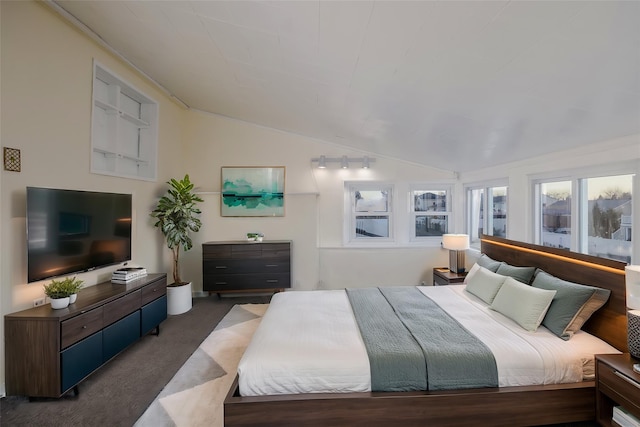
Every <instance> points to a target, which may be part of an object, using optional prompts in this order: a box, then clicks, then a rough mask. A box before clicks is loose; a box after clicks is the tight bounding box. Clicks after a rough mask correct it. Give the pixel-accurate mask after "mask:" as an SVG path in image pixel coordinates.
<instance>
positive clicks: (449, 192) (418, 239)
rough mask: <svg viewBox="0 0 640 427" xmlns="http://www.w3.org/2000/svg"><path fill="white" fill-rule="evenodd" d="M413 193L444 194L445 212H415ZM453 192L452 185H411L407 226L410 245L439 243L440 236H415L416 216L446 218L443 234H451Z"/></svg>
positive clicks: (435, 183) (426, 183) (433, 183)
mask: <svg viewBox="0 0 640 427" xmlns="http://www.w3.org/2000/svg"><path fill="white" fill-rule="evenodd" d="M415 191H444V192H446V206H447V210H446V211H433V212H429V211H416V210H415V198H414V192H415ZM453 191H454V185H453V184H448V183H437V182H424V183H413V184H411V185H410V186H409V191H408V193H407V194H408V203H409V224H408V227H407V232H408V235H409V241H410V242H412V243H432V244H433V243H434V242H437V243H439V242H441V241H442V235H439V236H416V218H417V217H418V216H446V221H447V222H446V231H445V232H444V233H443V234H445V233H453V231H452V230H453V225H454V224H453Z"/></svg>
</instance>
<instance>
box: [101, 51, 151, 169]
mask: <svg viewBox="0 0 640 427" xmlns="http://www.w3.org/2000/svg"><path fill="white" fill-rule="evenodd" d="M93 70H94V71H93V112H92V126H91V145H92V150H91V172H93V173H99V174H103V175H113V176H121V177H128V178H136V179H144V180H153V181H155V179H156V163H157V151H158V138H157V127H158V103H157V102H156V101H154V100H153V99H152V98H149V97H148V96H147V95H145V94H144V93H142V92H141V91H139V90H138V89H136V88H135V87H133V86H132V85H131V84H129V83H128V82H126V81H124V80H123V79H122V78H120V77H118V76H117V75H115V74H114V73H112V72H111V71H109V70H108V69H106V68H105V67H104V66H102V65H100V64H99V63H98V62H96V61H94V66H93Z"/></svg>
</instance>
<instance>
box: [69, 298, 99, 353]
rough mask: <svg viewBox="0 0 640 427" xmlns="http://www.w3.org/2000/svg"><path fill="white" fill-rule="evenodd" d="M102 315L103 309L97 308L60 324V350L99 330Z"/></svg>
mask: <svg viewBox="0 0 640 427" xmlns="http://www.w3.org/2000/svg"><path fill="white" fill-rule="evenodd" d="M102 313H103V307H99V308H95V309H93V310H89V311H88V312H86V313H84V314H80V315H79V316H76V317H74V318H72V319H69V320H65V321H64V322H62V324H61V325H60V329H61V331H62V333H61V334H60V336H61V339H62V345H61V346H62V348H67V347H69V346H70V345H71V344H74V343H77V342H78V341H80V340H81V339H83V338H86V337H88V336H89V335H91V334H93V333H95V332H98V331H99V330H101V329H102Z"/></svg>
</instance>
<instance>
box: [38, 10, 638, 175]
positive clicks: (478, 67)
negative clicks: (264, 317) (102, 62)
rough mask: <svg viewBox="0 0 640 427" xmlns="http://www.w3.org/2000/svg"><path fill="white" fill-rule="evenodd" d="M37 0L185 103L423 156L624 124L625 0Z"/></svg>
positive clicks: (493, 149)
mask: <svg viewBox="0 0 640 427" xmlns="http://www.w3.org/2000/svg"><path fill="white" fill-rule="evenodd" d="M48 4H49V5H50V6H52V7H54V8H55V9H56V10H58V11H59V12H61V13H63V15H67V13H68V14H69V15H71V16H72V17H75V19H76V20H77V21H79V22H81V23H82V24H84V26H86V27H87V28H88V29H90V30H91V32H93V33H95V34H97V35H98V36H99V37H100V38H101V39H102V40H103V41H104V42H105V43H106V44H108V45H109V46H111V47H112V48H113V49H114V50H115V51H116V52H118V53H119V54H120V55H121V56H122V57H123V58H125V59H126V60H128V61H129V62H130V63H131V64H133V65H134V66H135V67H137V68H138V69H140V70H141V71H143V72H144V73H146V74H147V75H148V76H150V77H151V78H152V79H153V80H155V81H156V82H157V83H159V84H160V85H161V86H163V87H164V88H165V89H166V91H167V92H169V93H170V94H171V95H173V96H175V97H176V98H178V99H179V100H181V101H182V102H183V103H184V104H186V105H187V106H188V107H189V108H193V109H197V110H203V111H207V112H211V113H216V114H220V115H223V116H228V117H232V118H235V119H239V120H243V121H247V122H251V123H256V124H259V125H263V126H267V127H271V128H275V129H280V130H284V131H289V132H293V133H296V134H300V135H305V136H309V137H312V138H317V139H320V140H324V141H328V142H331V143H334V144H339V145H344V146H348V147H352V148H355V149H359V150H364V151H366V152H370V153H374V154H379V155H383V156H389V157H393V158H398V159H403V160H407V161H410V162H415V163H418V164H423V165H427V166H434V167H438V168H442V169H448V170H454V171H459V172H464V171H470V170H474V169H478V168H483V167H488V166H495V165H498V164H502V163H506V162H509V161H514V160H520V159H525V158H528V157H531V156H535V155H540V154H545V153H549V152H553V151H557V150H559V149H562V148H573V147H579V146H581V145H585V144H590V143H593V142H598V141H603V140H608V139H613V138H617V137H622V136H626V135H631V134H639V133H640V2H637V1H602V2H599V1H317V0H315V1H188V0H185V1H105V0H92V1H77V0H73V1H55V2H49V3H48ZM65 11H66V13H65ZM85 29H86V28H85ZM34 31H37V29H34ZM334 151H336V153H335V154H341V153H339V149H334ZM318 154H334V153H329V152H327V153H318Z"/></svg>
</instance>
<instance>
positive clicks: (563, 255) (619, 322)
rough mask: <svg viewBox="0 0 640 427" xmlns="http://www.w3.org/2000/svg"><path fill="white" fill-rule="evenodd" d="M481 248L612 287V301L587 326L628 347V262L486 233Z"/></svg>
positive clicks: (559, 274) (520, 262)
mask: <svg viewBox="0 0 640 427" xmlns="http://www.w3.org/2000/svg"><path fill="white" fill-rule="evenodd" d="M481 251H482V253H485V254H487V256H489V257H490V258H493V259H495V260H498V261H504V262H506V263H508V264H511V265H516V266H531V267H538V268H540V269H542V270H544V271H546V272H547V273H549V274H552V275H554V276H556V277H559V278H561V279H563V280H568V281H570V282H575V283H582V284H584V285H590V286H597V287H599V288H605V289H609V290H610V291H611V296H610V297H609V301H607V303H606V304H605V305H604V307H602V308H601V309H600V310H598V311H597V312H595V314H594V315H593V316H591V319H589V321H588V322H587V323H586V324H585V325H584V327H583V329H584V330H585V331H587V332H589V333H590V334H592V335H595V336H597V337H599V338H600V339H602V340H604V341H606V342H608V343H609V344H611V345H612V346H614V347H615V348H617V349H618V350H620V351H625V352H626V351H628V350H627V308H626V296H625V276H624V274H625V273H624V267H625V266H626V264H625V263H623V262H620V261H614V260H610V259H606V258H599V257H595V256H591V255H585V254H579V253H577V252H571V251H567V250H564V249H556V248H549V247H546V246H540V245H533V244H530V243H523V242H517V241H515V240H508V239H503V238H501V237H494V236H486V235H483V236H482V237H481Z"/></svg>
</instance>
